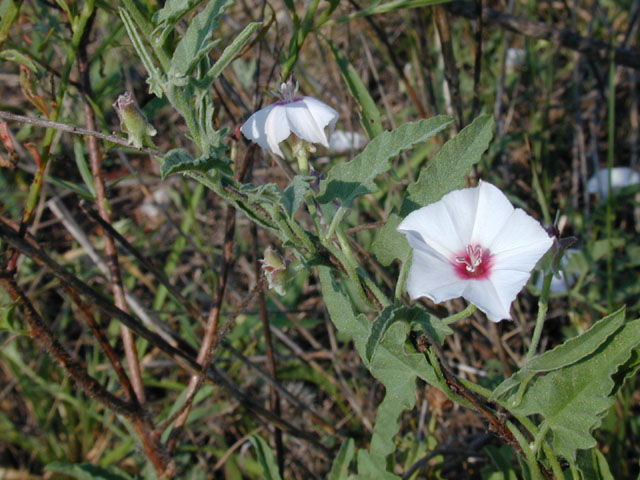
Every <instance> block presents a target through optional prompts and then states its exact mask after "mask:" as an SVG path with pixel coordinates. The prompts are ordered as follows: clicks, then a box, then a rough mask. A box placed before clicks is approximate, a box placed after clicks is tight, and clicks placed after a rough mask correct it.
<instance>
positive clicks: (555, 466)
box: [542, 442, 580, 478]
mask: <svg viewBox="0 0 640 480" xmlns="http://www.w3.org/2000/svg"><path fill="white" fill-rule="evenodd" d="M542 451H543V452H544V454H545V456H546V457H547V460H549V464H550V465H551V470H553V475H554V476H555V477H556V478H564V473H563V472H562V467H561V466H560V462H559V461H558V457H557V456H556V454H555V453H554V452H553V449H552V448H551V446H550V445H549V444H548V443H547V442H542ZM574 478H576V477H574ZM577 478H580V477H577Z"/></svg>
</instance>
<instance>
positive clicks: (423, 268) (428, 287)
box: [407, 244, 464, 303]
mask: <svg viewBox="0 0 640 480" xmlns="http://www.w3.org/2000/svg"><path fill="white" fill-rule="evenodd" d="M463 290H464V282H461V281H460V280H458V279H457V278H456V276H455V274H454V273H453V267H452V266H451V263H450V262H449V261H448V260H447V259H445V258H443V257H442V256H441V255H440V254H439V253H438V252H436V251H434V250H432V249H430V248H429V247H428V246H426V245H424V244H423V245H421V246H420V248H415V247H414V250H413V260H412V263H411V269H410V270H409V276H408V278H407V292H409V296H410V297H411V299H413V300H415V299H417V298H420V297H427V298H430V299H431V300H433V301H434V302H435V303H440V302H444V301H445V300H450V299H452V298H457V297H459V296H460V295H461V294H462V291H463Z"/></svg>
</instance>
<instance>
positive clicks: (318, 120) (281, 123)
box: [240, 80, 338, 158]
mask: <svg viewBox="0 0 640 480" xmlns="http://www.w3.org/2000/svg"><path fill="white" fill-rule="evenodd" d="M297 90H298V85H297V84H296V85H295V86H294V85H293V82H292V81H291V80H289V81H287V82H286V83H282V84H281V85H280V93H279V96H280V98H281V100H280V101H279V102H276V103H272V104H271V105H269V106H268V107H265V108H263V109H262V110H258V111H257V112H255V113H254V114H253V115H251V116H250V117H249V119H248V120H247V121H246V122H244V124H243V125H242V127H241V128H240V131H241V132H242V134H243V135H244V136H245V137H247V138H248V139H249V140H251V141H252V142H255V143H257V144H258V145H260V146H261V147H262V148H264V149H265V150H270V151H271V152H273V153H274V154H275V155H278V156H279V157H282V158H284V155H283V154H282V151H281V150H280V147H279V144H280V142H282V141H284V140H286V139H287V138H289V135H291V133H292V132H293V133H294V134H295V135H296V136H297V137H298V138H300V139H302V140H306V141H307V142H310V143H319V144H320V145H323V146H325V147H327V148H328V147H329V140H328V138H327V133H326V132H325V128H326V127H327V126H329V135H331V131H332V130H333V127H334V126H335V124H336V121H337V120H338V112H336V111H335V110H334V109H333V108H331V107H330V106H329V105H327V104H326V103H323V102H321V101H320V100H318V99H315V98H313V97H296V96H295V94H296V92H297Z"/></svg>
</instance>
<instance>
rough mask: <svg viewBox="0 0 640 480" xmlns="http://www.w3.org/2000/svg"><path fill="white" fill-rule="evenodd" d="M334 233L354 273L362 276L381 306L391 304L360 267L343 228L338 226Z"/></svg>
mask: <svg viewBox="0 0 640 480" xmlns="http://www.w3.org/2000/svg"><path fill="white" fill-rule="evenodd" d="M336 233H337V234H338V243H339V244H340V248H342V251H343V252H344V254H345V256H346V257H347V259H348V261H349V262H351V265H352V267H353V269H354V270H355V271H356V273H359V274H360V275H359V276H360V277H361V278H362V280H363V281H364V283H365V285H366V286H367V287H368V288H369V290H371V292H373V294H374V295H375V296H376V298H377V299H378V301H379V302H380V304H381V305H382V306H383V307H386V306H387V305H391V302H390V301H389V299H388V298H387V296H386V295H385V294H384V293H382V290H380V288H379V287H378V285H376V284H375V282H373V281H372V280H371V278H369V276H368V275H367V274H366V272H365V271H364V270H363V269H362V267H361V266H360V264H359V263H358V261H357V260H356V257H355V255H354V254H353V251H352V250H351V246H350V245H349V239H348V238H347V235H346V234H345V233H344V230H343V229H342V228H341V227H339V228H338V230H337V232H336Z"/></svg>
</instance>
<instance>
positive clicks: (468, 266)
mask: <svg viewBox="0 0 640 480" xmlns="http://www.w3.org/2000/svg"><path fill="white" fill-rule="evenodd" d="M453 263H454V267H455V271H456V273H457V275H458V277H460V278H464V279H484V278H487V277H488V276H489V272H490V270H491V265H492V263H493V262H492V258H491V254H490V253H489V249H488V248H482V246H480V245H477V244H476V245H473V244H469V245H467V246H466V247H465V249H464V252H463V253H461V254H458V255H456V256H455V257H454V258H453Z"/></svg>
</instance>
